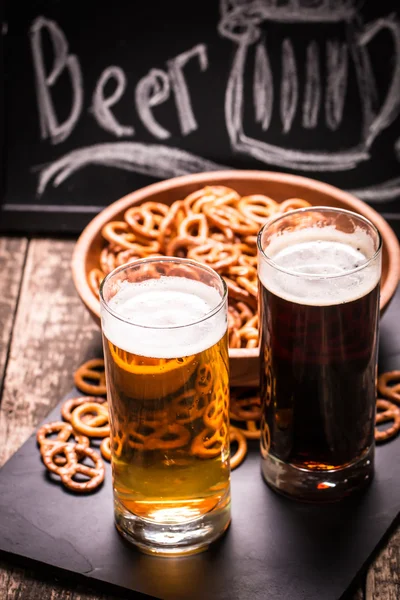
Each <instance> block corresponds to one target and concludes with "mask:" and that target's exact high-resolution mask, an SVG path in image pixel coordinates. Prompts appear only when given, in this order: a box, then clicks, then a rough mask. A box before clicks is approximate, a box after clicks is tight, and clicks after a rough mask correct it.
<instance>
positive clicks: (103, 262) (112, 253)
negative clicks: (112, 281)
mask: <svg viewBox="0 0 400 600" xmlns="http://www.w3.org/2000/svg"><path fill="white" fill-rule="evenodd" d="M120 251H121V248H120V247H119V246H113V245H110V246H105V247H104V248H103V250H102V251H101V252H100V267H101V270H102V272H103V273H104V274H105V275H108V274H109V273H111V271H113V270H114V269H115V267H116V266H117V265H116V258H117V256H118V254H119V252H120Z"/></svg>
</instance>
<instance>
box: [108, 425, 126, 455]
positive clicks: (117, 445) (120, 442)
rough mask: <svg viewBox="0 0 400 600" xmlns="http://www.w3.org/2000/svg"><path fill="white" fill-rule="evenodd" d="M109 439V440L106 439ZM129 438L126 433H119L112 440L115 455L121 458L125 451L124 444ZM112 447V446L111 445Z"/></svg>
mask: <svg viewBox="0 0 400 600" xmlns="http://www.w3.org/2000/svg"><path fill="white" fill-rule="evenodd" d="M104 439H107V438H104ZM126 439H127V436H126V433H125V432H120V431H117V432H116V434H115V435H114V436H113V439H112V449H113V452H114V455H115V456H117V457H118V458H120V456H121V454H122V450H123V449H124V444H125V442H126ZM110 445H111V444H110Z"/></svg>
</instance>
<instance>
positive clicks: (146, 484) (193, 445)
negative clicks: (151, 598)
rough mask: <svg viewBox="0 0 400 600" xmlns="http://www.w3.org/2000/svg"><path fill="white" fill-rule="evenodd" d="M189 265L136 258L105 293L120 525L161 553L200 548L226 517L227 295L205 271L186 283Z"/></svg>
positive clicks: (116, 273) (117, 273)
mask: <svg viewBox="0 0 400 600" xmlns="http://www.w3.org/2000/svg"><path fill="white" fill-rule="evenodd" d="M186 262H187V261H181V260H180V259H177V260H175V259H173V260H170V261H169V260H162V259H161V260H160V259H150V261H149V260H148V259H146V260H145V261H137V262H136V263H133V264H132V265H129V266H126V267H123V268H122V269H119V270H117V271H114V275H113V274H111V275H110V276H109V279H108V282H107V280H106V282H105V284H104V285H103V290H102V292H103V295H105V296H106V297H107V295H108V301H107V304H106V301H104V302H103V304H106V306H104V307H103V311H102V325H103V336H104V338H103V339H104V351H105V362H106V377H107V389H108V401H109V405H110V420H111V432H112V435H111V451H112V469H113V481H114V499H115V518H116V524H117V527H118V529H119V530H120V531H121V533H123V534H124V535H125V536H126V537H128V538H129V539H130V540H131V541H133V543H135V544H136V545H138V546H139V547H141V548H142V549H143V550H145V551H148V552H155V553H165V554H180V553H188V552H194V551H198V550H200V549H203V548H204V547H206V546H207V545H208V544H209V543H210V542H211V541H213V539H215V538H216V537H218V536H219V535H221V533H222V532H223V531H224V530H225V529H226V527H227V526H228V524H229V520H230V469H229V433H228V427H229V422H228V403H229V380H228V376H229V375H228V350H227V333H226V330H227V322H226V292H225V289H224V284H223V282H222V280H221V279H220V278H219V276H218V275H217V274H216V273H214V272H213V271H211V270H210V269H207V268H206V267H204V268H203V267H202V266H200V265H197V264H195V263H194V264H193V263H190V265H189V266H190V269H191V271H190V270H189V271H188V270H187V268H188V266H187V265H186V264H185V265H184V267H185V270H183V275H184V276H182V272H180V271H179V269H178V270H177V268H176V264H178V266H179V265H180V264H181V263H186ZM158 264H160V265H161V268H160V270H157V265H158ZM149 265H151V266H152V267H153V268H152V269H151V270H150V271H149V268H148V267H149ZM168 265H173V266H174V268H173V270H172V269H168V268H167V266H168ZM141 269H142V272H141ZM168 272H173V273H175V274H174V275H171V276H169V275H167V273H168ZM203 273H204V275H205V276H206V277H205V279H206V280H207V282H204V280H202V275H203ZM188 274H189V275H190V274H191V275H193V274H196V277H195V278H190V277H188V276H187V275H188ZM113 279H117V280H118V284H117V286H116V287H117V291H116V292H115V289H113V288H115V283H114V281H113ZM203 279H204V278H203ZM211 282H212V284H213V285H209V284H210V283H211ZM214 286H215V287H214ZM110 290H112V294H113V295H111V294H110Z"/></svg>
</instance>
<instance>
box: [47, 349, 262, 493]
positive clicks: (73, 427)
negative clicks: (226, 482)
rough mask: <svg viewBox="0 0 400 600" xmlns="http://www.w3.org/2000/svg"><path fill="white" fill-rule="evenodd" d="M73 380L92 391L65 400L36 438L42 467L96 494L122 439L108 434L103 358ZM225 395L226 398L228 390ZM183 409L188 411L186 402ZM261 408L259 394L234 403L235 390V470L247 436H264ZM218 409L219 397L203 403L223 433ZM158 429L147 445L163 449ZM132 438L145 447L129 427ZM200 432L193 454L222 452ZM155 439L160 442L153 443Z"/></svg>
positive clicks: (91, 362) (207, 415) (82, 368)
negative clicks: (106, 465) (56, 416)
mask: <svg viewBox="0 0 400 600" xmlns="http://www.w3.org/2000/svg"><path fill="white" fill-rule="evenodd" d="M74 383H75V385H76V387H77V388H78V389H79V390H80V391H81V392H83V393H86V394H88V395H87V396H79V397H76V398H71V399H69V400H67V401H66V402H64V404H63V406H62V408H61V416H62V419H63V420H62V421H54V422H52V423H46V424H45V425H42V427H40V429H39V430H38V431H37V434H36V439H37V442H38V445H39V449H40V453H41V456H42V460H43V463H44V465H45V466H46V467H47V469H48V470H49V471H50V472H51V473H53V474H55V475H58V476H59V478H60V482H61V483H62V485H64V486H65V487H66V488H67V489H69V490H71V491H73V492H92V491H94V490H96V489H97V488H98V487H99V486H100V485H101V484H102V483H103V481H104V477H105V468H104V462H103V460H102V458H101V456H102V457H103V459H104V460H106V461H110V460H111V443H113V450H114V452H116V453H118V448H119V445H120V442H121V439H120V438H119V437H118V432H117V436H116V438H117V439H115V440H113V442H111V438H110V424H109V413H108V404H107V401H106V397H105V396H106V385H105V374H104V361H103V359H92V360H89V361H87V362H86V363H84V364H83V365H81V366H80V367H79V369H78V370H77V371H76V373H75V375H74ZM223 397H225V398H226V394H224V395H223ZM178 400H179V398H178ZM176 408H177V410H178V413H179V414H178V417H177V418H178V421H179V419H180V422H177V424H176V426H177V427H179V426H180V427H181V426H182V422H183V421H182V418H183V416H184V415H183V412H182V410H180V411H179V407H176ZM184 408H185V410H186V412H187V405H186V404H185V407H184ZM224 410H226V409H225V408H224ZM259 410H260V400H259V398H255V397H249V398H248V400H243V398H242V396H240V397H238V398H237V401H236V395H235V393H233V394H232V393H231V413H230V416H231V418H232V419H235V420H237V421H240V422H242V424H243V425H244V428H242V427H241V426H239V425H238V426H237V427H231V428H230V441H231V443H232V445H237V449H236V451H235V452H234V453H233V455H232V456H231V460H230V465H231V469H235V468H236V467H238V466H239V465H240V464H241V463H242V462H243V460H244V458H245V456H246V453H247V439H248V438H250V439H258V438H259V436H260V432H259V430H258V427H257V424H256V421H255V420H254V419H255V418H256V417H257V418H258V417H259ZM189 412H190V418H191V419H193V411H189ZM203 413H204V414H203ZM220 413H221V409H220V407H218V406H217V403H216V401H212V402H210V403H209V405H208V406H207V407H203V412H202V416H203V418H204V420H205V423H206V425H207V426H208V427H209V428H210V427H211V428H214V429H215V432H216V434H218V435H220V437H221V436H222V437H224V435H223V433H221V431H220V429H221V427H220V426H218V427H217V426H216V423H217V420H218V418H219V414H220ZM249 419H250V420H249ZM159 433H160V432H158V431H156V432H154V435H153V436H151V433H150V435H149V433H146V436H147V437H146V440H145V441H146V444H147V445H146V448H147V449H149V448H151V449H161V448H162V447H165V444H169V446H168V448H170V444H171V440H170V439H169V440H168V441H165V440H162V439H161V437H162V436H161V437H160V435H159ZM172 433H173V432H172ZM170 434H171V431H168V435H169V437H170ZM130 436H131V438H132V439H130V444H131V445H132V444H135V441H136V445H135V447H138V448H141V449H143V447H144V446H143V444H144V440H143V434H141V433H140V432H139V431H131V432H130ZM201 436H202V434H199V435H198V436H196V438H195V439H194V440H193V444H192V453H193V455H195V456H198V457H199V458H209V457H212V456H215V455H216V453H218V451H219V452H220V450H218V448H217V447H214V446H215V444H214V442H215V440H214V439H213V438H212V437H210V438H207V440H203V439H200V438H201ZM150 437H151V439H150ZM214 437H215V436H214ZM99 440H101V443H100V453H101V456H100V455H99V453H98V452H97V451H96V449H95V448H93V447H92V446H91V444H93V442H94V443H96V441H97V446H96V447H98V442H99ZM156 441H157V442H158V445H155V442H156ZM178 441H180V440H178ZM217 441H218V440H217ZM172 443H174V441H173V440H172ZM162 444H164V446H162ZM88 462H90V464H89V465H88V464H87V463H88Z"/></svg>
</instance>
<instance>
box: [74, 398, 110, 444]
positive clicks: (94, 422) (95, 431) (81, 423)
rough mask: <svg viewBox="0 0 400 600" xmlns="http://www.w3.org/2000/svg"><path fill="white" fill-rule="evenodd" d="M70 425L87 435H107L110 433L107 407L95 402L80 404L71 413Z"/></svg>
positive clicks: (101, 436)
mask: <svg viewBox="0 0 400 600" xmlns="http://www.w3.org/2000/svg"><path fill="white" fill-rule="evenodd" d="M88 417H90V419H88ZM71 425H72V427H73V428H74V429H75V430H76V431H78V432H79V433H83V434H84V435H87V436H88V437H96V438H104V437H107V436H109V435H110V425H109V416H108V409H107V407H105V406H104V405H103V404H98V403H97V402H86V403H85V404H81V405H80V406H77V407H76V408H75V409H74V410H73V412H72V413H71Z"/></svg>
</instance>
